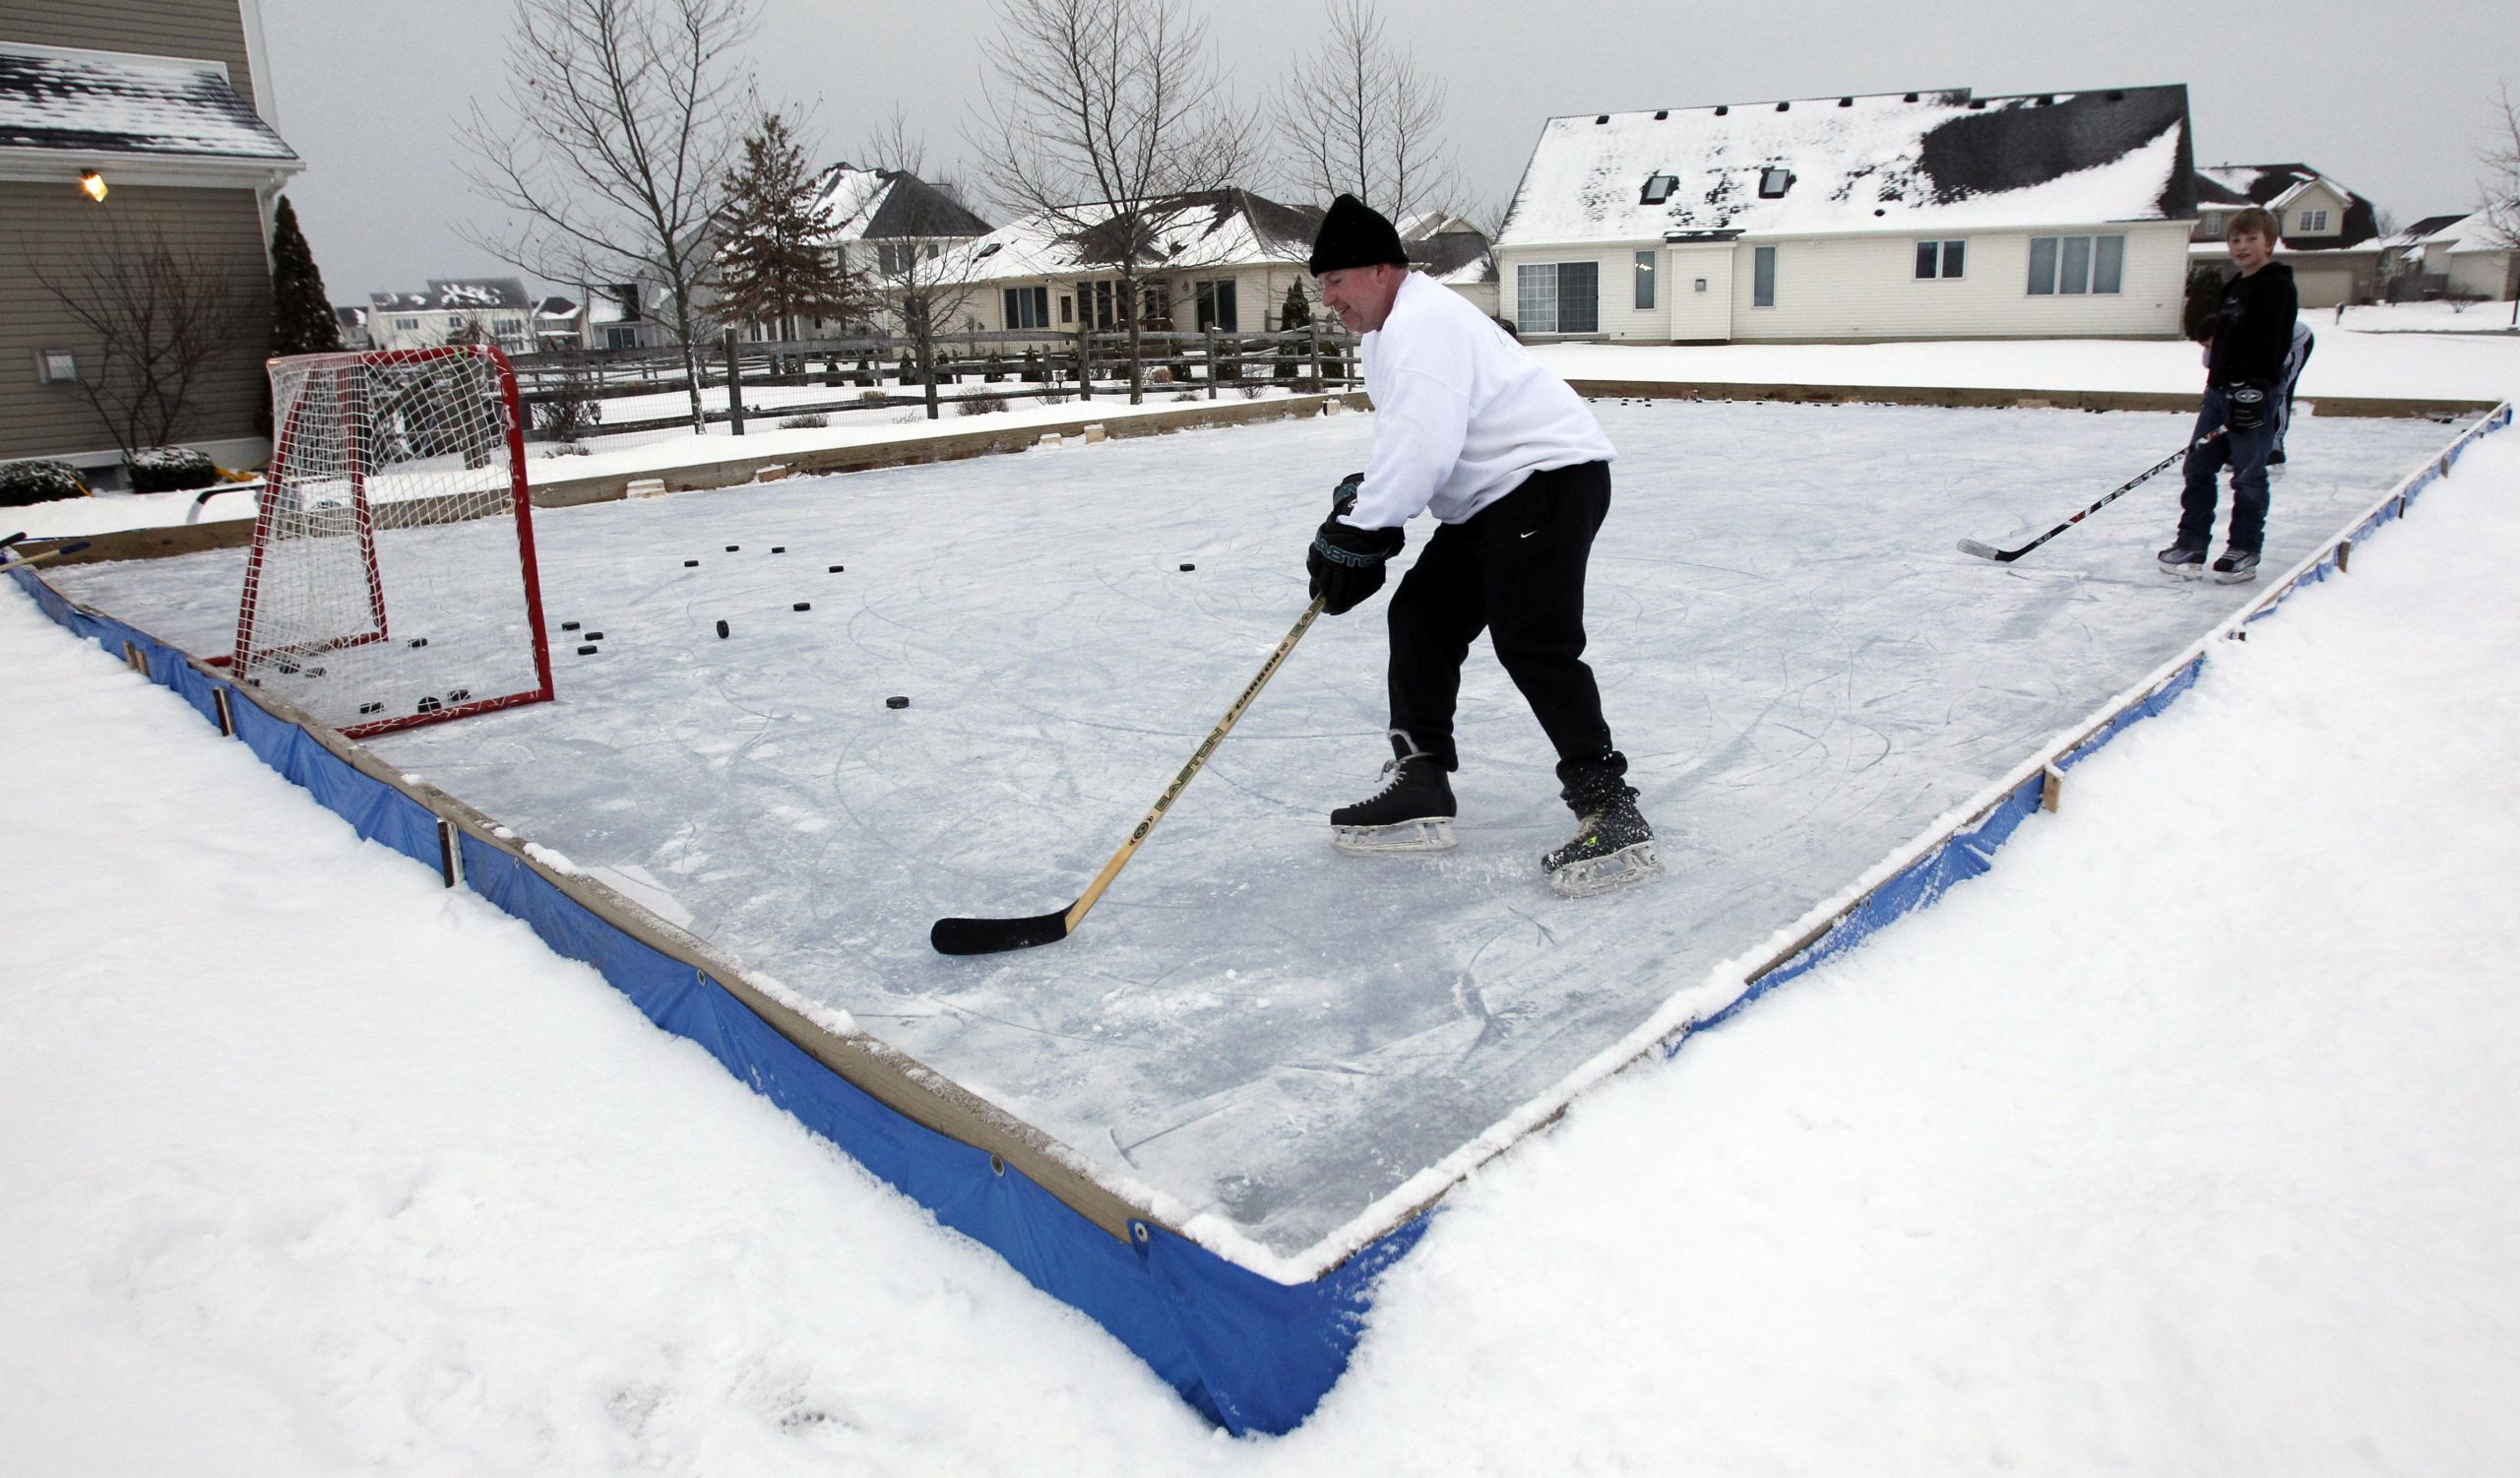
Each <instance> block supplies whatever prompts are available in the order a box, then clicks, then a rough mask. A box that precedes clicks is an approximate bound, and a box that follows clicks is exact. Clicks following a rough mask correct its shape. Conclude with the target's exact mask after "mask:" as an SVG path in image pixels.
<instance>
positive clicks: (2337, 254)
mask: <svg viewBox="0 0 2520 1478" xmlns="http://www.w3.org/2000/svg"><path fill="white" fill-rule="evenodd" d="M2249 206H2258V207H2261V208H2263V209H2265V210H2267V211H2270V212H2272V213H2273V214H2274V216H2275V225H2276V229H2277V230H2278V231H2280V232H2282V234H2283V240H2282V242H2281V243H2280V245H2279V247H2278V250H2277V252H2276V260H2278V261H2280V262H2282V263H2284V264H2285V265H2286V266H2288V267H2290V268H2292V269H2293V286H2294V289H2295V290H2296V291H2298V292H2299V294H2300V298H2301V306H2302V307H2304V308H2332V307H2334V306H2336V305H2337V304H2338V303H2342V302H2370V301H2372V300H2374V299H2375V298H2376V297H2378V296H2379V279H2380V273H2379V263H2380V246H2379V235H2380V224H2379V212H2377V211H2376V210H2374V209H2373V208H2372V206H2371V202H2369V201H2367V200H2365V199H2363V198H2362V196H2360V195H2357V194H2355V193H2354V192H2353V191H2352V190H2349V189H2347V188H2346V187H2345V186H2343V185H2341V184H2339V183H2337V182H2336V181H2335V180H2334V179H2331V178H2329V177H2328V176H2326V175H2324V174H2321V173H2320V172H2319V171H2317V170H2316V169H2313V168H2311V167H2310V166H2309V165H2307V164H2208V165H2203V166H2200V167H2199V168H2198V169H2197V171H2196V211H2197V216H2196V234H2195V242H2196V247H2195V251H2194V255H2195V256H2196V257H2197V258H2198V259H2200V260H2205V261H2212V262H2215V263H2218V264H2219V263H2222V262H2224V261H2225V260H2227V259H2226V257H2225V256H2224V248H2223V234H2224V231H2225V229H2226V227H2227V226H2229V225H2230V224H2231V218H2232V217H2233V215H2235V214H2236V213H2237V212H2239V211H2241V210H2243V209H2246V208H2247V207H2249Z"/></svg>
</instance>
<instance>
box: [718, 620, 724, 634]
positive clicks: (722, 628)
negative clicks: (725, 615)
mask: <svg viewBox="0 0 2520 1478" xmlns="http://www.w3.org/2000/svg"><path fill="white" fill-rule="evenodd" d="M718 634H719V635H720V636H721V637H723V636H725V634H726V623H725V621H720V622H719V623H718Z"/></svg>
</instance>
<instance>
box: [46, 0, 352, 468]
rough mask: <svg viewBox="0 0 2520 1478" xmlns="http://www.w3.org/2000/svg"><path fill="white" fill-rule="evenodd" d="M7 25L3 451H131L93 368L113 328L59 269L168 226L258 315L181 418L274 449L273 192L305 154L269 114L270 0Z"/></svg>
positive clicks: (75, 9) (245, 319) (75, 276)
mask: <svg viewBox="0 0 2520 1478" xmlns="http://www.w3.org/2000/svg"><path fill="white" fill-rule="evenodd" d="M0 32H5V36H0V221H5V222H6V223H7V226H8V234H9V236H10V237H11V241H10V243H9V246H8V248H7V249H5V250H0V303H5V304H6V311H0V460H7V459H11V458H20V457H55V458H60V459H62V460H65V461H68V462H71V463H74V464H77V465H79V466H81V467H84V468H88V469H91V470H95V471H98V472H102V471H104V470H106V469H110V468H113V467H115V466H116V465H118V464H119V462H120V460H121V453H120V451H119V449H117V448H116V447H115V446H113V445H112V441H113V436H112V434H110V433H109V432H108V431H107V429H106V427H105V426H104V424H103V423H102V422H100V421H99V420H98V418H97V417H96V416H95V412H94V411H93V410H92V409H91V408H90V406H89V404H88V401H87V399H86V397H85V394H84V393H83V392H82V390H81V389H80V386H79V383H78V382H80V381H83V380H87V379H89V378H90V377H91V376H94V375H95V373H96V372H97V371H98V368H99V364H100V354H101V352H102V343H101V341H100V340H99V339H98V338H97V337H96V336H95V334H94V333H93V331H91V330H90V329H88V328H87V327H86V326H85V325H83V324H82V323H81V322H80V321H79V319H78V317H77V316H76V315H74V314H73V313H72V312H71V311H70V309H69V308H68V307H67V306H66V305H65V304H64V303H63V301H62V300H61V298H60V297H59V296H58V295H57V294H56V291H55V290H54V289H52V288H46V287H45V286H44V284H45V283H46V282H50V283H52V284H53V285H54V287H55V288H64V287H70V288H74V289H75V287H76V285H77V284H78V282H79V280H80V270H81V268H82V267H83V266H85V265H88V264H92V263H95V261H97V260H98V256H99V253H100V252H105V251H111V250H114V249H117V243H122V244H124V245H128V244H131V243H154V242H156V241H159V240H162V241H164V242H165V243H166V244H167V246H168V247H170V248H171V249H172V250H173V252H174V253H175V254H176V255H177V258H178V259H179V260H189V261H191V262H193V263H195V264H198V265H199V266H200V267H201V268H202V269H203V270H205V271H206V272H207V273H209V274H210V275H211V277H212V279H213V281H214V282H216V283H217V284H218V285H220V287H221V289H223V290H224V291H225V293H226V294H227V296H228V298H229V299H230V301H231V302H232V303H233V304H234V306H235V308H236V313H237V322H238V323H239V324H241V325H243V326H244V329H243V331H242V332H241V333H239V334H238V335H237V337H236V338H235V340H234V342H233V343H232V344H230V345H228V346H226V347H225V348H224V349H222V350H221V352H220V353H217V354H216V356H215V357H214V358H213V360H212V361H211V362H210V363H209V364H208V365H206V366H205V367H204V368H203V369H202V370H201V372H200V373H199V374H198V375H197V376H196V377H195V378H194V381H193V383H192V385H191V400H192V410H191V411H190V413H189V414H188V415H187V416H186V417H185V418H184V419H183V420H182V421H181V422H179V423H178V425H177V426H176V428H175V434H176V435H177V436H179V437H181V438H182V439H183V440H184V441H185V442H187V443H188V444H190V445H194V446H197V447H199V448H201V449H202V450H204V451H207V452H208V453H209V454H210V455H211V456H212V457H213V458H214V459H216V460H218V461H219V462H221V463H222V464H224V465H227V466H250V465H252V464H254V463H256V462H259V461H260V460H261V459H262V457H263V456H264V455H265V453H266V452H267V451H268V448H269V443H268V442H267V441H266V440H265V438H264V437H263V435H262V434H261V431H260V429H259V427H258V424H257V423H258V421H259V419H260V417H261V408H262V403H263V357H264V353H265V351H266V349H267V348H268V346H269V340H268V331H269V326H270V323H271V266H270V258H269V255H268V253H269V249H270V242H271V236H270V232H271V208H272V205H273V203H274V202H275V201H276V200H277V199H278V197H279V193H280V191H281V189H282V188H283V187H284V185H285V184H286V183H287V181H288V179H289V178H290V177H291V176H292V175H294V174H296V173H297V172H298V171H300V170H301V169H303V168H304V167H305V164H304V161H301V160H300V159H299V158H298V157H297V155H296V153H295V151H293V150H291V149H290V148H289V147H288V145H287V144H286V143H285V142H284V140H283V139H282V138H281V136H280V134H279V133H278V132H277V131H276V130H275V129H274V128H273V126H272V124H271V122H270V121H269V120H270V118H271V116H272V112H271V106H270V102H269V68H268V66H266V65H265V58H264V57H263V55H262V50H261V47H262V27H261V20H260V15H259V8H258V6H257V5H256V4H255V3H254V0H241V3H240V0H160V3H153V4H147V5H142V4H135V3H114V4H87V5H41V6H37V5H13V6H10V7H9V8H8V11H7V15H6V18H5V19H0ZM91 176H92V177H93V180H91V179H90V178H89V177H91ZM83 185H86V186H89V187H91V188H94V189H95V190H96V191H97V192H99V193H100V194H101V197H102V198H100V199H97V198H91V196H90V195H89V194H88V193H86V191H85V189H83Z"/></svg>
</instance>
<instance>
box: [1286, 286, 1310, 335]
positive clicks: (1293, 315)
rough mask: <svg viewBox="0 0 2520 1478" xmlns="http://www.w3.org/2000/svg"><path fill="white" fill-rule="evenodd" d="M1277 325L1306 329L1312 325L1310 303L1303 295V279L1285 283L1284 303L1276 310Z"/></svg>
mask: <svg viewBox="0 0 2520 1478" xmlns="http://www.w3.org/2000/svg"><path fill="white" fill-rule="evenodd" d="M1278 327H1280V328H1282V329H1308V328H1310V327H1312V304H1311V303H1310V302H1309V301H1307V300H1305V298H1304V295H1303V279H1302V278H1296V279H1295V280H1294V281H1293V282H1291V283H1289V284H1287V301H1286V305H1285V306H1284V307H1282V308H1280V309H1279V310H1278Z"/></svg>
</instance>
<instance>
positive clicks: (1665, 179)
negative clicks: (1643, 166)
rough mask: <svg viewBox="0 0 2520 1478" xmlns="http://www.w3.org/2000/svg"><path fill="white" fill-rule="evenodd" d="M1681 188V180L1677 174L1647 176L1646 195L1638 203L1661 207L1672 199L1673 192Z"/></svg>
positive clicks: (1638, 198)
mask: <svg viewBox="0 0 2520 1478" xmlns="http://www.w3.org/2000/svg"><path fill="white" fill-rule="evenodd" d="M1679 187H1680V178H1679V176H1678V175H1676V174H1649V175H1647V176H1645V193H1644V194H1643V195H1641V196H1639V197H1637V202H1636V203H1637V204H1638V205H1661V204H1662V203H1663V202H1665V201H1667V200H1669V199H1670V198H1671V192H1672V191H1673V190H1676V189H1678V188H1679Z"/></svg>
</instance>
